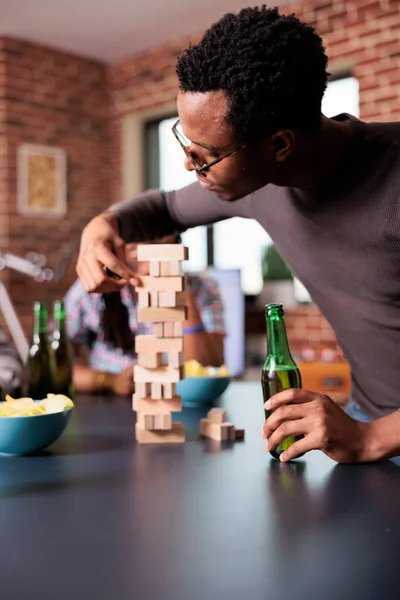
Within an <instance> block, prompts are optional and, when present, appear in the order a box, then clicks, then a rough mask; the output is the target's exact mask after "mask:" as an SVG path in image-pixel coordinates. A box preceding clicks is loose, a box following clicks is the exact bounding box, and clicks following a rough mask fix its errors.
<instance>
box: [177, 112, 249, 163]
mask: <svg viewBox="0 0 400 600" xmlns="http://www.w3.org/2000/svg"><path fill="white" fill-rule="evenodd" d="M172 133H173V134H174V136H175V137H176V139H177V140H178V142H179V145H180V147H181V148H182V150H183V151H184V153H185V154H186V156H187V157H188V159H189V160H190V161H191V163H192V165H193V166H194V169H195V171H196V172H197V173H201V171H205V170H206V169H209V168H210V167H212V166H213V165H216V164H217V163H219V162H221V160H224V158H228V156H232V154H235V152H239V150H242V149H243V148H245V147H246V146H247V144H242V145H241V146H240V147H239V148H236V149H235V150H231V151H230V152H225V154H222V155H221V156H219V157H218V158H216V159H215V160H212V161H211V162H209V163H206V164H201V163H199V162H198V160H197V159H196V155H195V154H193V152H192V151H191V150H190V149H189V148H190V146H191V144H192V142H191V141H190V140H189V139H188V138H187V137H186V136H185V135H184V133H183V131H182V126H181V122H180V120H179V119H178V120H177V122H176V123H174V125H173V126H172Z"/></svg>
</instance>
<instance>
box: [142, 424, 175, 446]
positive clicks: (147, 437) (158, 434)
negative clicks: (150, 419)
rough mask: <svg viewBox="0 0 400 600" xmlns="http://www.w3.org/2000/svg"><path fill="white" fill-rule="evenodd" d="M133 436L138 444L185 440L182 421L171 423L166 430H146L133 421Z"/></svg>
mask: <svg viewBox="0 0 400 600" xmlns="http://www.w3.org/2000/svg"><path fill="white" fill-rule="evenodd" d="M135 437H136V441H137V442H138V443H139V444H168V443H171V444H173V443H181V442H184V441H185V428H184V426H183V425H182V423H173V424H172V429H170V430H167V431H148V430H147V429H142V428H141V427H140V426H139V423H135Z"/></svg>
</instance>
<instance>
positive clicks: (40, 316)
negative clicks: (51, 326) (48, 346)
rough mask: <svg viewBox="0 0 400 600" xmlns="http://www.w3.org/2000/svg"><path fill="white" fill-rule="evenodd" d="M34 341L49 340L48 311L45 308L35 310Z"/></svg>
mask: <svg viewBox="0 0 400 600" xmlns="http://www.w3.org/2000/svg"><path fill="white" fill-rule="evenodd" d="M33 341H34V342H35V343H38V342H41V341H45V342H47V341H48V340H47V313H46V312H45V311H44V310H39V311H35V313H34V316H33Z"/></svg>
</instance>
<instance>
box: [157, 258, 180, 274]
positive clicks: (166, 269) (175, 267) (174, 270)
mask: <svg viewBox="0 0 400 600" xmlns="http://www.w3.org/2000/svg"><path fill="white" fill-rule="evenodd" d="M160 275H161V276H162V277H178V276H181V275H183V267H182V263H181V262H180V261H178V260H168V261H162V262H161V263H160Z"/></svg>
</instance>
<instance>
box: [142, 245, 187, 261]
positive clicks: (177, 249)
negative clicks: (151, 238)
mask: <svg viewBox="0 0 400 600" xmlns="http://www.w3.org/2000/svg"><path fill="white" fill-rule="evenodd" d="M188 257H189V250H188V248H186V246H184V245H183V244H139V245H138V247H137V259H138V260H139V261H141V260H159V261H167V260H174V261H175V260H187V259H188Z"/></svg>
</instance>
